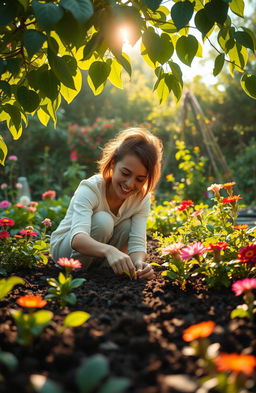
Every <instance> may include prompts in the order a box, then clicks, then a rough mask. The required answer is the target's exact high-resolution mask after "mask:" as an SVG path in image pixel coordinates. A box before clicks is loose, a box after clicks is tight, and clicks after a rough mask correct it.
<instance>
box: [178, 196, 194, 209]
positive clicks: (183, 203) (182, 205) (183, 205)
mask: <svg viewBox="0 0 256 393" xmlns="http://www.w3.org/2000/svg"><path fill="white" fill-rule="evenodd" d="M189 206H194V202H193V201H191V200H190V199H189V200H187V201H181V202H180V206H179V207H178V210H179V211H182V210H185V209H187V208H188V207H189Z"/></svg>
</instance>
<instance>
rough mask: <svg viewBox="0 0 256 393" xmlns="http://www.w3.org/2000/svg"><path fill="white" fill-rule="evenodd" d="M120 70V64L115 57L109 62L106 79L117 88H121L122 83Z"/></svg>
mask: <svg viewBox="0 0 256 393" xmlns="http://www.w3.org/2000/svg"><path fill="white" fill-rule="evenodd" d="M121 72H122V66H121V64H119V63H118V61H117V60H116V58H113V60H112V62H111V71H110V74H109V76H108V79H109V81H110V82H111V83H112V85H114V86H116V87H118V88H119V89H122V88H123V83H122V79H121Z"/></svg>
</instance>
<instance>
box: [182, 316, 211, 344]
mask: <svg viewBox="0 0 256 393" xmlns="http://www.w3.org/2000/svg"><path fill="white" fill-rule="evenodd" d="M215 326H216V325H215V322H213V321H205V322H200V323H197V324H195V325H192V326H189V327H188V328H187V329H185V330H184V331H183V335H182V338H183V340H184V341H187V342H190V341H193V340H196V339H197V338H199V337H208V336H210V334H212V332H213V330H214V329H215Z"/></svg>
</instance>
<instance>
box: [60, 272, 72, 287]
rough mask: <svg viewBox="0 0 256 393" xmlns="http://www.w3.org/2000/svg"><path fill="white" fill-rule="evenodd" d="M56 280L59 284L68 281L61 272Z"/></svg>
mask: <svg viewBox="0 0 256 393" xmlns="http://www.w3.org/2000/svg"><path fill="white" fill-rule="evenodd" d="M58 280H59V282H60V284H62V285H63V284H65V283H66V282H67V281H69V280H70V279H69V278H67V277H66V276H65V275H64V274H63V273H62V272H60V273H59V275H58Z"/></svg>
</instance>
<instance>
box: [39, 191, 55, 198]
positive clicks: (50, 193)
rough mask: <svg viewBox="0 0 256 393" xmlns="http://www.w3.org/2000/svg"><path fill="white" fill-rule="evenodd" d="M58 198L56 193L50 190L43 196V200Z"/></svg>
mask: <svg viewBox="0 0 256 393" xmlns="http://www.w3.org/2000/svg"><path fill="white" fill-rule="evenodd" d="M55 196H56V191H54V190H48V191H45V192H44V193H43V194H42V199H54V198H55Z"/></svg>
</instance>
